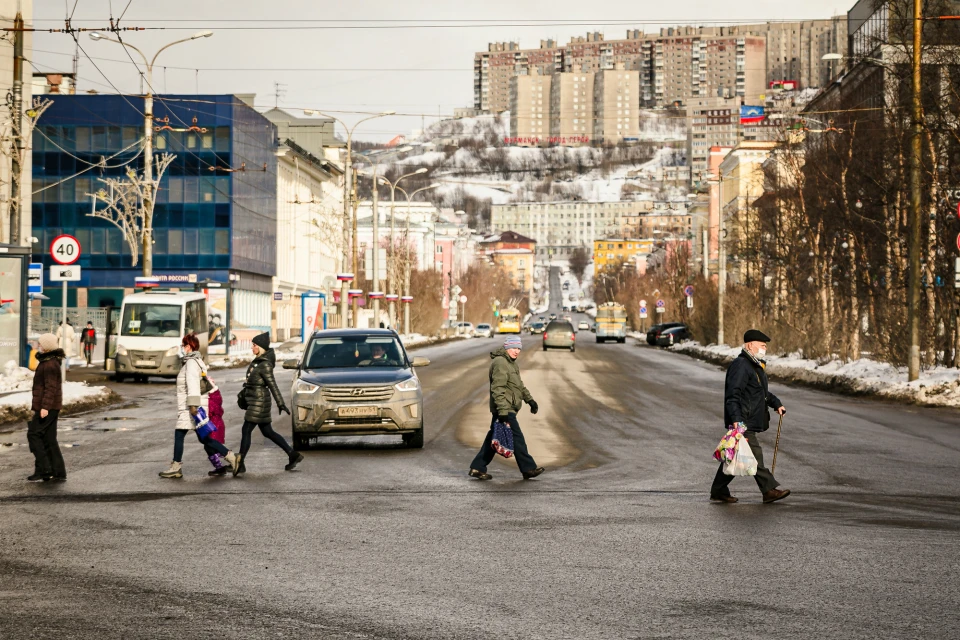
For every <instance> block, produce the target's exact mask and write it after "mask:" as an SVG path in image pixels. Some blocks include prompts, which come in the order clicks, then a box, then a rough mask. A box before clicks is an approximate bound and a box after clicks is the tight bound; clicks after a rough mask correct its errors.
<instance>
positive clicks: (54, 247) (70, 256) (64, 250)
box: [50, 235, 80, 264]
mask: <svg viewBox="0 0 960 640" xmlns="http://www.w3.org/2000/svg"><path fill="white" fill-rule="evenodd" d="M50 257H51V258H53V261H54V262H56V263H57V264H73V263H74V262H76V261H77V260H79V259H80V243H79V242H78V241H77V239H76V238H74V237H73V236H68V235H62V236H57V237H56V238H54V239H53V242H51V243H50Z"/></svg>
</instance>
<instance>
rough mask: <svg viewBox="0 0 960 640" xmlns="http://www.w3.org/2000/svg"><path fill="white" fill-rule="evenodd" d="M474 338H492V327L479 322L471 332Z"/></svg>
mask: <svg viewBox="0 0 960 640" xmlns="http://www.w3.org/2000/svg"><path fill="white" fill-rule="evenodd" d="M473 336H474V337H475V338H492V337H493V327H491V326H490V325H489V324H487V323H485V322H481V323H480V324H478V325H477V328H476V330H475V331H474V332H473Z"/></svg>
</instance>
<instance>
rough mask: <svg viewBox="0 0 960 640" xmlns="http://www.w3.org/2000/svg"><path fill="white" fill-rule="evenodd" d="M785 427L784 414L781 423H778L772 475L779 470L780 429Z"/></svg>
mask: <svg viewBox="0 0 960 640" xmlns="http://www.w3.org/2000/svg"><path fill="white" fill-rule="evenodd" d="M782 426H783V414H782V413H781V414H780V422H778V423H777V441H776V442H775V443H774V444H773V464H772V465H771V466H770V473H773V472H774V471H776V470H777V449H779V448H780V427H782Z"/></svg>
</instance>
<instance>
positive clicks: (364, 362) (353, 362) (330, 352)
mask: <svg viewBox="0 0 960 640" xmlns="http://www.w3.org/2000/svg"><path fill="white" fill-rule="evenodd" d="M355 367H394V368H400V369H406V368H407V356H406V353H405V352H404V350H403V347H402V346H400V343H399V342H398V341H397V339H396V338H393V337H391V336H339V337H334V336H330V337H322V338H314V339H313V340H312V341H311V342H310V348H309V350H308V351H307V354H306V356H305V357H304V358H303V368H304V369H352V368H355Z"/></svg>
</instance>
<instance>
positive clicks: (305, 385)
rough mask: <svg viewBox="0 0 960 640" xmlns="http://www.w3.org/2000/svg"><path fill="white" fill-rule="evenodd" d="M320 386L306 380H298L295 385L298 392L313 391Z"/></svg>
mask: <svg viewBox="0 0 960 640" xmlns="http://www.w3.org/2000/svg"><path fill="white" fill-rule="evenodd" d="M319 388H320V387H319V386H318V385H315V384H310V383H309V382H306V381H305V380H297V384H296V386H295V387H294V389H295V390H296V392H297V393H313V392H314V391H316V390H317V389H319Z"/></svg>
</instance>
